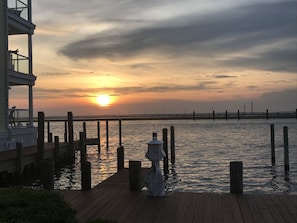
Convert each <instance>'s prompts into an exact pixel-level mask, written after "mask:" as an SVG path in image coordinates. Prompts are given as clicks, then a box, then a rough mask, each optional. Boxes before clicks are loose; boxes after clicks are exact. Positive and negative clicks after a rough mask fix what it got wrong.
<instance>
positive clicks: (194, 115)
mask: <svg viewBox="0 0 297 223" xmlns="http://www.w3.org/2000/svg"><path fill="white" fill-rule="evenodd" d="M193 120H194V121H195V120H196V112H195V111H193Z"/></svg>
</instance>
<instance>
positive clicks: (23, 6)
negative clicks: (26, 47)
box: [7, 0, 35, 35]
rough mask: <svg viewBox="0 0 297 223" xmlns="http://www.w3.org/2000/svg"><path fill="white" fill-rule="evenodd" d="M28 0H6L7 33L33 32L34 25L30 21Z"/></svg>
mask: <svg viewBox="0 0 297 223" xmlns="http://www.w3.org/2000/svg"><path fill="white" fill-rule="evenodd" d="M29 1H30V0H22V1H21V0H8V1H7V5H8V6H7V7H8V34H9V35H16V34H33V33H34V29H35V25H34V24H33V23H32V22H31V10H30V6H29Z"/></svg>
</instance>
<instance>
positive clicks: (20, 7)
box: [7, 0, 29, 21]
mask: <svg viewBox="0 0 297 223" xmlns="http://www.w3.org/2000/svg"><path fill="white" fill-rule="evenodd" d="M7 4H8V10H9V11H10V12H12V13H14V14H15V15H17V16H19V17H21V18H23V19H25V20H28V21H29V7H28V0H22V1H21V0H8V1H7Z"/></svg>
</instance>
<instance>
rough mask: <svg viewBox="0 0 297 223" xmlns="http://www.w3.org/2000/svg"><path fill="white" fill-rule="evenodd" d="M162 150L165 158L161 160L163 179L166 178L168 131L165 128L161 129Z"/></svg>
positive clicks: (167, 171)
mask: <svg viewBox="0 0 297 223" xmlns="http://www.w3.org/2000/svg"><path fill="white" fill-rule="evenodd" d="M163 150H164V152H165V154H166V156H165V157H164V158H163V164H164V166H163V169H164V176H165V178H166V177H168V173H169V170H168V130H167V128H164V129H163Z"/></svg>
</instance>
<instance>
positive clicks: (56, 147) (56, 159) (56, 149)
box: [54, 136, 60, 165]
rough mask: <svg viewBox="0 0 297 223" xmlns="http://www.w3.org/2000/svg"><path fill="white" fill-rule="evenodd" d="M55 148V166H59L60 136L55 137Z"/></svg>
mask: <svg viewBox="0 0 297 223" xmlns="http://www.w3.org/2000/svg"><path fill="white" fill-rule="evenodd" d="M54 139H55V148H54V160H55V164H56V165H57V164H58V163H59V162H60V142H59V136H55V137H54Z"/></svg>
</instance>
